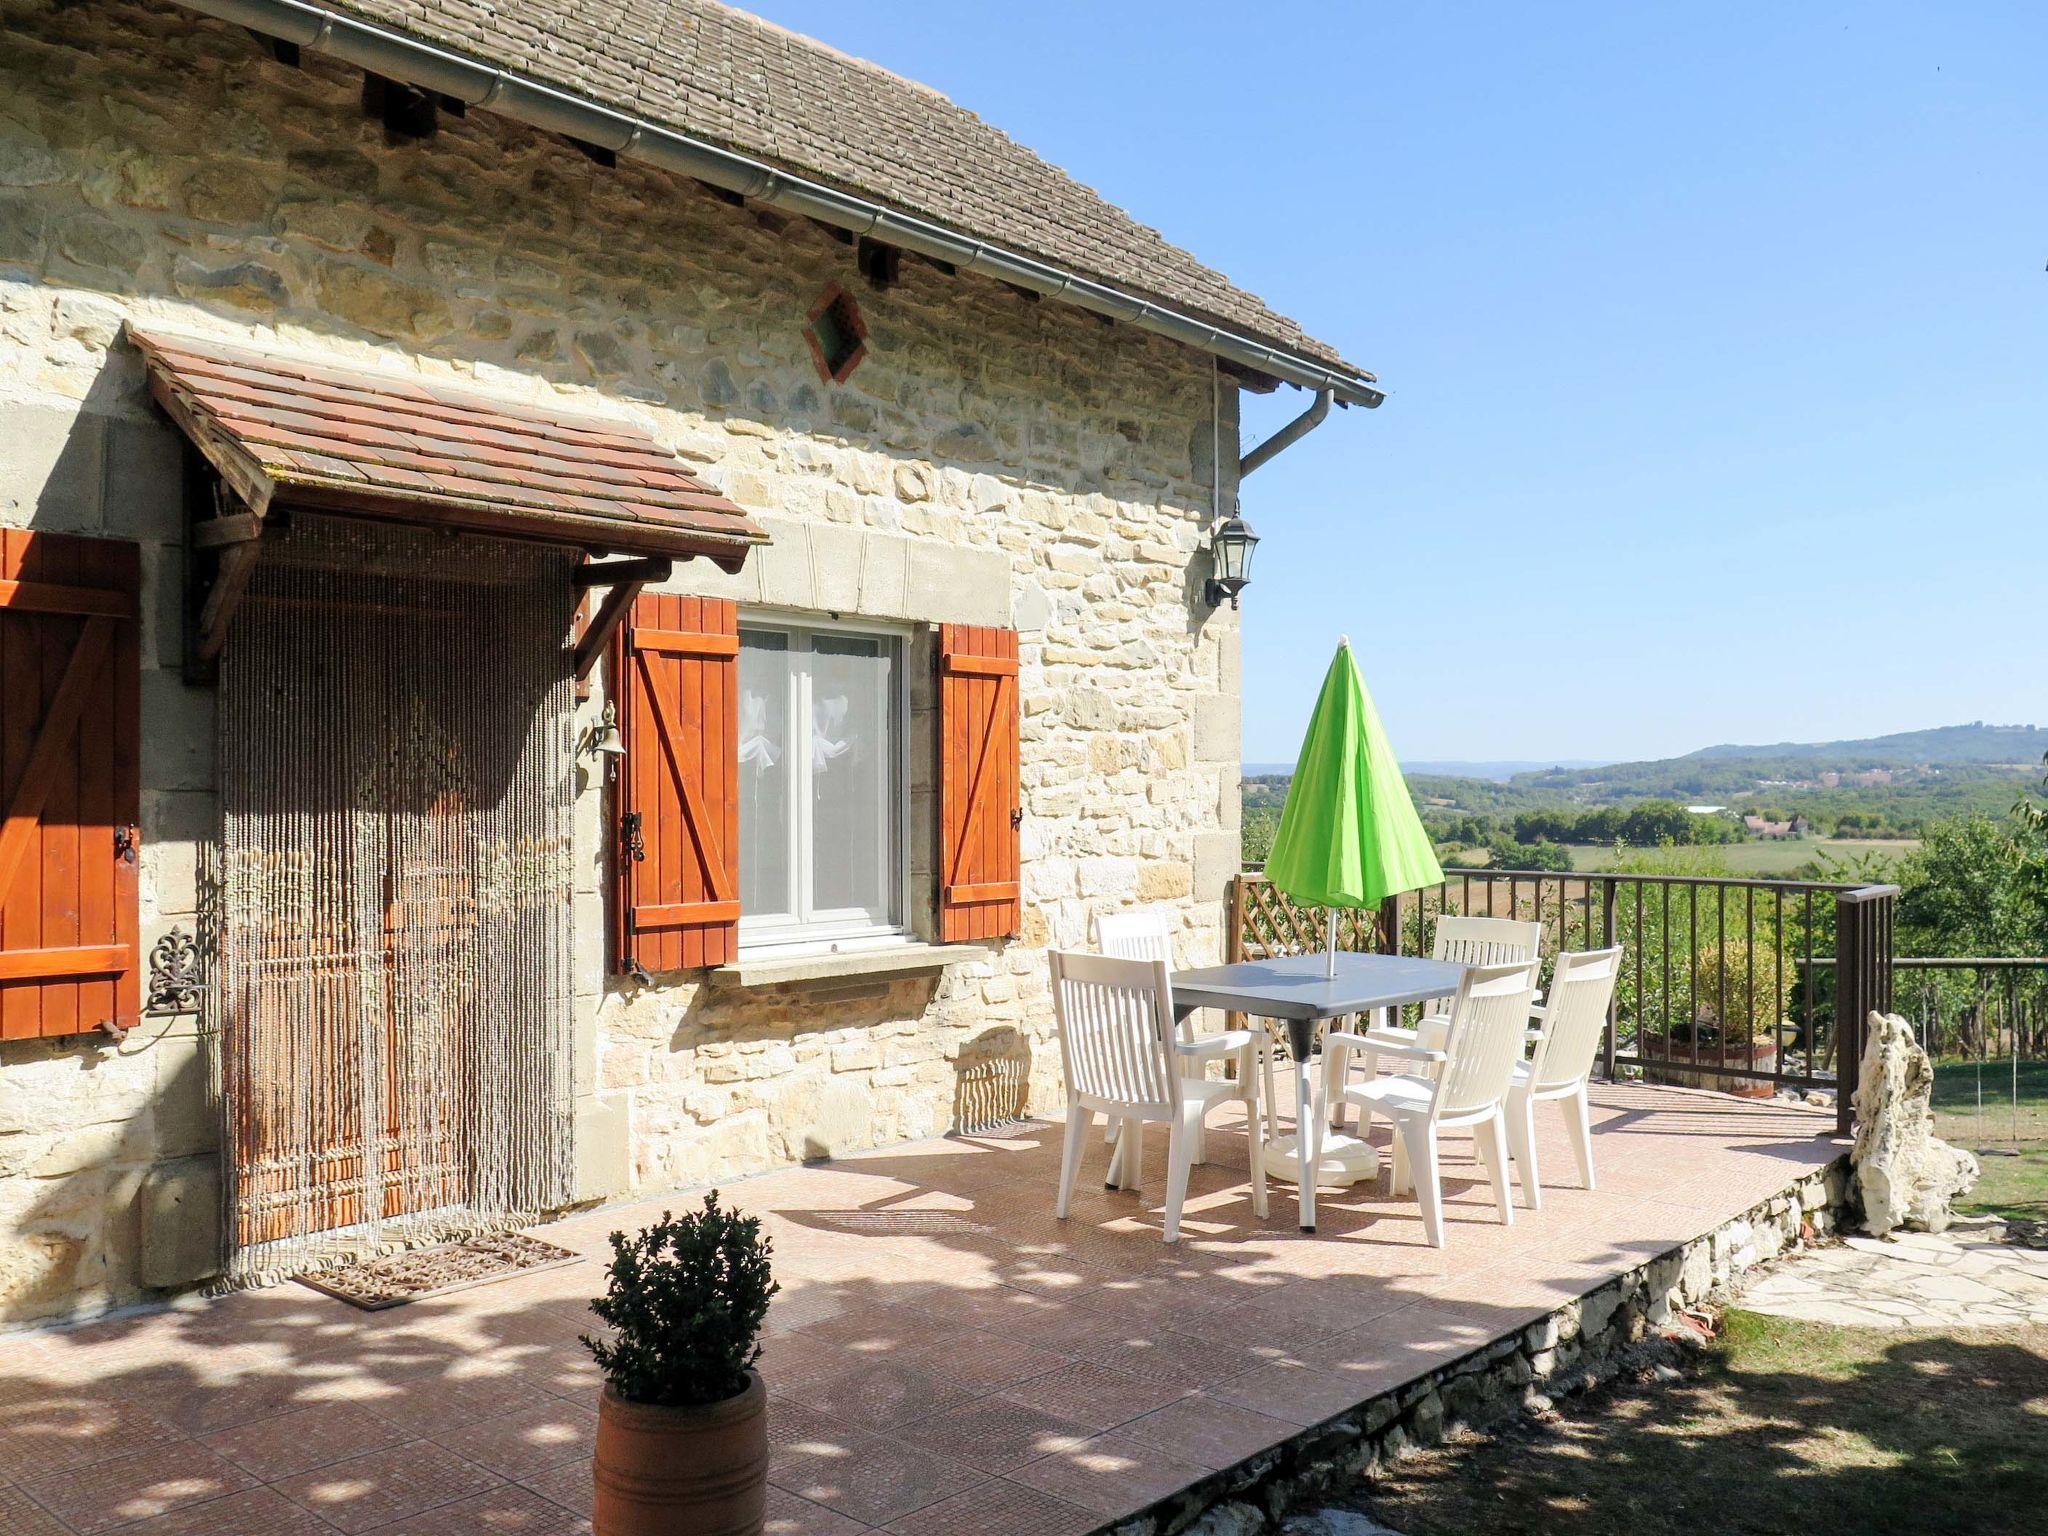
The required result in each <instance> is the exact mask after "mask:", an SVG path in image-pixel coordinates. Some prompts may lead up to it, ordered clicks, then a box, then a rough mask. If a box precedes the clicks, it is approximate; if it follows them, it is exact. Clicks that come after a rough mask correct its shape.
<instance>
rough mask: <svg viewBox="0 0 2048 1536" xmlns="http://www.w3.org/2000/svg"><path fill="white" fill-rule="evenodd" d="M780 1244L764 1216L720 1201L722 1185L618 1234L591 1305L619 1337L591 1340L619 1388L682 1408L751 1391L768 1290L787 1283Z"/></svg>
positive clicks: (617, 1391) (631, 1398)
mask: <svg viewBox="0 0 2048 1536" xmlns="http://www.w3.org/2000/svg"><path fill="white" fill-rule="evenodd" d="M773 1252H774V1244H773V1243H772V1242H770V1241H769V1240H768V1239H767V1238H764V1237H763V1236H761V1222H760V1219H759V1218H758V1217H754V1216H742V1215H740V1213H739V1212H737V1211H734V1210H730V1209H728V1208H727V1207H724V1206H721V1205H720V1204H719V1203H718V1191H717V1190H713V1191H712V1192H711V1193H710V1194H709V1195H707V1196H706V1197H705V1199H704V1208H703V1209H702V1210H700V1211H692V1212H690V1213H689V1214H687V1215H685V1216H683V1217H681V1218H680V1219H678V1218H676V1217H674V1216H671V1215H670V1214H669V1213H668V1212H667V1211H663V1212H662V1213H661V1220H660V1221H658V1222H656V1223H655V1224H654V1225H653V1226H651V1227H647V1228H644V1229H643V1230H642V1231H640V1232H639V1233H638V1234H637V1235H635V1236H633V1237H628V1236H627V1235H626V1234H625V1233H623V1232H614V1233H613V1234H612V1262H611V1265H610V1267H609V1268H608V1269H607V1270H606V1274H607V1276H608V1281H607V1285H606V1288H605V1293H604V1295H602V1296H600V1297H598V1298H597V1299H595V1300H594V1301H592V1302H591V1304H590V1310H591V1311H593V1312H595V1313H596V1314H597V1315H598V1316H599V1317H600V1318H601V1319H603V1320H604V1322H605V1324H606V1325H607V1326H608V1327H609V1328H610V1329H611V1336H610V1337H609V1338H603V1339H596V1338H592V1337H590V1336H589V1335H588V1334H586V1335H584V1338H583V1342H584V1344H585V1345H586V1346H587V1347H588V1348H589V1350H590V1352H591V1354H592V1355H594V1356H595V1357H596V1358H597V1363H598V1366H599V1367H600V1368H601V1369H602V1370H603V1371H604V1376H605V1382H606V1384H607V1385H608V1386H610V1388H611V1389H612V1392H613V1394H614V1395H615V1396H617V1397H620V1398H623V1399H624V1400H625V1401H627V1402H629V1403H657V1404H660V1405H662V1406H664V1407H671V1408H675V1407H688V1406H696V1405H700V1404H704V1403H717V1402H723V1401H724V1400H725V1399H726V1398H729V1397H737V1396H738V1395H739V1394H740V1393H741V1392H743V1391H745V1390H746V1386H747V1372H748V1371H749V1370H750V1369H752V1367H753V1364H754V1362H755V1361H756V1360H758V1359H759V1358H760V1357H761V1346H760V1345H759V1344H758V1343H757V1342H756V1340H757V1339H758V1338H759V1336H760V1332H761V1322H762V1320H763V1319H764V1318H766V1317H767V1315H768V1298H769V1297H771V1296H773V1295H774V1294H775V1293H776V1291H777V1290H779V1289H781V1287H780V1286H778V1285H777V1284H776V1283H775V1280H774V1279H773V1278H772V1276H771V1275H770V1273H769V1259H770V1257H771V1256H772V1254H773Z"/></svg>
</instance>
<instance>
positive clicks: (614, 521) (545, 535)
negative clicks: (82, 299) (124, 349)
mask: <svg viewBox="0 0 2048 1536" xmlns="http://www.w3.org/2000/svg"><path fill="white" fill-rule="evenodd" d="M128 334H129V339H130V340H132V341H133V342H134V343H135V345H136V346H137V347H138V348H140V349H141V351H142V354H143V357H144V358H145V359H146V360H147V362H148V366H149V380H150V391H151V393H152V395H153V396H154V397H155V399H156V401H157V403H158V404H159V405H161V406H162V407H163V409H164V410H165V411H166V412H167V413H168V414H169V415H170V417H171V419H172V420H173V421H174V422H176V423H177V424H178V426H179V427H180V428H181V429H182V430H183V431H184V433H185V435H186V436H188V437H189V438H191V440H192V441H193V443H194V444H196V445H197V447H198V449H199V451H200V452H201V453H203V454H204V455H205V456H206V458H207V460H208V461H209V462H210V463H211V464H212V465H213V467H214V469H215V470H217V471H218V472H219V474H220V476H221V479H222V480H223V482H225V484H226V486H227V487H228V489H230V490H231V491H232V492H233V493H234V496H235V498H236V499H237V500H238V501H239V502H240V503H241V509H240V510H239V512H238V513H236V516H238V517H242V518H247V519H249V520H251V524H252V526H251V527H250V528H249V530H248V532H249V533H252V534H253V533H254V532H258V531H260V528H261V524H262V521H263V519H264V518H265V517H266V516H268V515H269V513H270V512H271V510H272V509H273V508H275V507H280V506H291V507H301V508H304V509H306V510H308V511H315V512H332V513H341V514H344V515H350V516H358V517H374V518H381V519H384V520H387V521H396V522H405V523H425V524H430V525H435V526H439V527H444V528H451V529H457V530H461V531H465V532H470V533H480V534H490V535H494V536H496V537H499V538H515V539H530V540H539V541H542V542H545V543H549V544H559V545H569V546H574V547H578V548H582V549H585V550H587V551H589V552H591V553H592V554H605V553H619V554H629V555H653V556H673V557H679V558H683V559H688V558H690V557H692V556H696V555H703V556H705V557H706V558H708V559H710V560H711V561H712V562H714V563H715V564H717V565H718V566H720V567H722V568H723V569H725V570H728V571H736V570H738V569H739V568H740V566H741V565H742V564H743V563H744V562H745V560H746V558H747V552H748V551H749V550H750V549H752V548H753V547H754V546H755V545H756V544H765V543H767V542H768V536H767V534H765V533H763V532H762V531H761V529H760V528H759V527H758V526H756V525H755V524H754V523H753V522H752V521H751V520H750V519H749V518H748V517H747V515H746V513H745V512H743V511H742V510H741V509H740V508H739V507H738V506H737V505H736V504H734V503H733V502H732V501H729V500H728V499H727V498H726V497H724V496H722V495H720V494H719V493H718V492H717V491H716V490H714V489H712V488H711V487H710V486H708V485H706V484H705V483H704V482H703V481H701V480H699V479H697V478H696V477H695V476H694V475H692V474H690V473H689V472H688V471H687V470H686V469H684V467H683V465H682V462H681V461H680V460H679V459H677V457H676V455H675V454H674V453H672V452H671V451H670V450H668V449H667V448H664V447H663V446H662V445H661V444H660V443H658V442H656V441H655V440H654V438H653V437H651V436H650V435H649V434H648V433H647V432H645V431H644V430H642V429H641V428H639V427H637V426H634V425H633V424H631V423H630V422H626V421H619V420H613V419H610V418H603V417H594V416H577V415H572V414H569V413H566V412H561V411H555V410H551V409H547V408H544V407H541V406H536V405H531V404H525V403H521V402H517V401H510V400H501V399H496V398H493V397H491V396H487V395H484V394H481V393H479V392H476V391H473V390H465V389H458V388H453V387H450V386H448V385H445V384H441V383H438V382H436V381H434V380H431V379H426V378H420V377H417V376H414V375H410V374H399V373H395V372H394V373H375V372H370V371H367V370H354V369H344V368H334V367H329V366H327V365H326V364H324V363H311V362H306V361H303V360H300V359H296V358H289V357H283V356H279V355H277V354H274V353H268V352H258V351H253V350H250V349H246V348H241V347H232V346H225V345H222V344H221V343H218V342H214V341H200V340H196V339H193V338H190V337H184V336H175V335H171V334H169V333H166V332H161V331H141V330H137V329H136V328H134V327H133V326H131V327H130V328H129V332H128ZM231 532H232V530H223V531H222V535H223V537H225V536H226V535H228V534H229V533H231Z"/></svg>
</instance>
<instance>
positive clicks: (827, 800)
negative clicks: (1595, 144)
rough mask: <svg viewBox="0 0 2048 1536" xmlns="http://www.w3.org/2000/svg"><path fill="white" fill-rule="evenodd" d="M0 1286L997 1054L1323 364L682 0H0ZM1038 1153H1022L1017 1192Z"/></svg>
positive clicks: (1117, 235)
mask: <svg viewBox="0 0 2048 1536" xmlns="http://www.w3.org/2000/svg"><path fill="white" fill-rule="evenodd" d="M0 42H4V46H0V566H4V569H0V685H4V686H0V794H4V795H5V796H6V797H7V801H8V813H7V819H6V822H5V830H4V832H0V1324H9V1323H20V1322H24V1321H30V1320H36V1319H46V1318H54V1317H59V1316H67V1315H80V1314H83V1313H87V1312H91V1311H97V1310H103V1309H105V1308H108V1307H112V1306H117V1305H121V1304H125V1303H129V1302H132V1301H136V1300H139V1299H144V1298H146V1297H148V1296H150V1295H152V1294H159V1293H161V1292H163V1291H165V1290H169V1289H174V1288H177V1287H182V1286H186V1285H190V1284H193V1283H195V1282H198V1281H201V1280H205V1279H208V1278H210V1277H213V1276H216V1275H221V1274H223V1273H225V1274H226V1275H227V1276H229V1277H230V1278H242V1279H247V1278H260V1277H261V1276H264V1275H267V1274H274V1273H282V1272H289V1271H290V1270H292V1269H295V1268H302V1267H305V1266H307V1265H310V1264H318V1263H324V1262H331V1261H333V1260H334V1259H336V1258H337V1257H340V1256H344V1255H346V1254H348V1253H350V1252H355V1251H360V1250H362V1249H363V1248H365V1247H372V1246H377V1245H383V1244H389V1243H394V1242H407V1241H414V1240H420V1239H423V1238H430V1237H433V1236H436V1235H438V1234H443V1233H447V1232H451V1231H459V1230H465V1229H470V1228H475V1227H478V1226H487V1225H490V1224H493V1223H501V1222H504V1221H508V1220H527V1219H533V1218H535V1217H538V1216H540V1215H542V1214H545V1213H546V1212H549V1211H552V1210H558V1209H561V1208H564V1207H566V1206H569V1205H573V1204H578V1203H583V1202H590V1201H600V1200H604V1199H607V1198H609V1197H613V1196H617V1195H621V1194H624V1193H626V1192H629V1191H633V1190H636V1189H647V1188H654V1189H658V1188H662V1187H668V1186H691V1185H698V1184H702V1183H705V1182H707V1181H710V1180H713V1179H718V1178H726V1177H731V1176H735V1175H739V1174H743V1173H746V1172H749V1171H751V1170H756V1169H761V1168H767V1167H771V1166H775V1165H778V1164H785V1163H789V1162H792V1161H795V1160H799V1159H806V1158H815V1157H821V1156H826V1155H830V1154H832V1153H835V1152H838V1151H842V1150H846V1149H852V1148H858V1147H863V1146H868V1145H873V1144H877V1143H883V1142H888V1141H891V1140H894V1139H899V1138H907V1137H915V1136H922V1135H929V1134H934V1133H938V1132H942V1131H945V1130H948V1129H950V1128H970V1129H971V1128H973V1127H974V1126H977V1125H982V1124H988V1123H993V1122H996V1121H1000V1120H1002V1119H1004V1118H1006V1117H1010V1116H1014V1115H1017V1114H1019V1113H1022V1112H1024V1111H1026V1110H1027V1109H1029V1110H1043V1109H1046V1108H1050V1107H1055V1106H1056V1105H1057V1103H1058V1098H1059V1093H1060V1087H1059V1065H1058V1052H1057V1045H1056V1042H1055V1041H1054V1039H1053V1035H1052V1020H1051V1017H1050V1010H1049V1005H1048V998H1047V990H1046V979H1045V958H1044V951H1045V949H1046V948H1047V947H1048V946H1049V945H1055V944H1064V945H1082V944H1085V943H1087V942H1088V941H1089V938H1090V923H1091V920H1092V918H1093V917H1094V916H1095V915H1096V914H1099V913H1102V912H1106V911H1111V910H1114V909H1116V908H1119V907H1122V906H1126V905H1128V904H1131V903H1141V902H1142V903H1155V904H1163V905H1166V906H1169V907H1171V908H1172V909H1173V910H1174V911H1175V912H1177V913H1178V915H1179V921H1180V924H1181V937H1180V949H1181V952H1182V956H1183V958H1184V959H1185V960H1187V961H1190V962H1192V961H1196V960H1201V959H1210V958H1214V957H1215V955H1216V954H1217V951H1218V949H1219V946H1220V938H1221V935H1220V923H1221V902H1222V899H1223V897H1224V893H1225V887H1226V884H1227V881H1228V879H1229V877H1230V876H1231V875H1232V873H1233V872H1234V871H1235V869H1236V867H1237V863H1238V834H1237V830H1236V828H1237V802H1238V663H1237V657H1238V646H1237V642H1238V634H1237V618H1236V615H1235V614H1234V612H1233V611H1232V610H1231V609H1230V608H1229V607H1228V606H1224V605H1222V604H1220V603H1216V602H1213V601H1211V598H1212V597H1213V595H1214V594H1213V593H1212V592H1211V591H1210V590H1209V589H1208V578H1209V577H1210V575H1211V558H1212V556H1211V539H1212V534H1213V530H1214V528H1215V526H1216V524H1217V523H1218V521H1219V520H1220V519H1222V518H1224V517H1227V516H1229V515H1230V514H1231V513H1232V512H1233V511H1234V509H1235V505H1236V498H1237V488H1238V479H1239V476H1240V474H1241V472H1242V466H1241V464H1240V461H1239V459H1238V457H1237V453H1236V446H1237V442H1238V401H1239V397H1240V393H1241V392H1242V391H1244V390H1260V391H1264V390H1271V389H1273V388H1275V387H1276V386H1278V385H1280V384H1287V385H1290V386H1296V387H1300V388H1304V389H1308V390H1312V391H1315V392H1316V402H1317V403H1316V406H1315V407H1314V408H1312V411H1311V414H1310V417H1309V418H1307V419H1308V420H1310V421H1312V420H1316V419H1320V414H1321V411H1322V410H1326V409H1327V407H1328V405H1329V403H1330V402H1331V401H1332V400H1333V399H1334V400H1335V401H1337V402H1338V403H1342V404H1362V405H1373V404H1377V403H1378V401H1379V395H1378V392H1377V390H1376V389H1375V387H1374V386H1373V383H1372V380H1371V376H1370V375H1369V374H1366V373H1363V372H1361V371H1359V370H1358V369H1356V368H1355V367H1353V366H1351V365H1350V364H1348V363H1346V362H1344V361H1343V360H1342V359H1341V358H1340V357H1338V356H1337V355H1336V354H1335V353H1334V352H1333V351H1332V350H1331V349H1329V348H1328V347H1326V346H1324V345H1322V344H1320V343H1318V342H1316V341H1314V340H1312V339H1310V338H1309V337H1307V336H1306V335H1304V334H1303V333H1302V332H1301V331H1300V330H1299V328H1298V327H1296V326H1295V325H1294V324H1293V323H1292V322H1290V321H1288V320H1286V319H1285V318H1283V317H1281V316H1279V315H1277V314H1275V313H1273V312H1272V311H1271V310H1269V309H1268V308H1266V306H1265V305H1263V304H1262V303H1261V302H1260V301H1259V300H1257V299H1255V298H1253V297H1252V296H1251V295H1249V294H1247V293H1245V292H1243V291H1241V290H1239V289H1237V288H1235V287H1233V286H1232V285H1231V284H1230V283H1229V282H1228V281H1226V280H1225V279H1224V278H1222V277H1221V276H1220V275H1218V274H1217V273H1215V272H1213V271H1211V270H1209V269H1207V268H1205V267H1203V266H1202V265H1200V264H1199V263H1198V262H1196V261H1195V260H1194V259H1193V258H1192V257H1190V256H1189V255H1188V254H1187V253H1185V252H1183V251H1181V250H1179V249H1177V248H1175V247H1174V246H1172V245H1170V244H1169V243H1167V242H1166V241H1165V240H1164V239H1163V238H1162V237H1161V236H1159V235H1158V234H1157V233H1156V232H1154V231H1152V230H1150V229H1147V228H1145V227H1144V226H1142V225H1140V224H1138V223H1137V222H1136V221H1134V220H1133V219H1131V218H1130V217H1129V216H1128V215H1126V214H1124V213H1123V212H1122V211H1120V210H1118V209H1116V208H1114V207H1112V206H1110V205H1109V204H1108V203H1106V202H1105V201H1104V200H1103V199H1101V198H1100V197H1098V196H1097V195H1095V194H1094V193H1092V192H1090V191H1089V190H1087V189H1086V188H1084V187H1082V186H1080V185H1078V184H1077V183H1075V182H1073V181H1072V180H1070V179H1069V178H1068V177H1066V176H1065V175H1064V174H1063V173H1061V172H1060V171H1058V170H1057V169H1056V168H1054V167H1052V166H1049V165H1047V164H1045V163H1044V162H1043V161H1041V160H1039V159H1037V158H1036V157H1035V156H1033V155H1032V154H1030V153H1029V152H1028V151H1027V150H1025V149H1023V148H1021V147H1020V146H1018V145H1016V144H1014V143H1013V142H1011V141H1010V140H1009V139H1007V138H1005V137H1004V136H1002V135H1001V134H1000V133H998V132H996V131H995V130H994V129H992V128H990V127H988V126H987V125H985V124H984V123H982V122H981V121H980V120H979V119H977V118H975V117H974V116H972V115H971V114H969V113H967V112H965V111H962V110H961V109H959V108H957V107H955V106H954V105H952V104H951V103H950V102H948V101H946V100H945V99H944V98H942V97H940V96H939V95H937V94H936V93H934V92H932V91H930V90H928V89H926V88H924V87H922V86H918V85H915V84H913V83H911V82H908V81H905V80H902V79H900V78H897V77H895V76H893V75H890V74H888V73H886V72H885V71H882V70H880V69H877V68H874V67H873V66H870V65H867V64H864V63H860V62H858V61H855V60H852V59H848V58H846V57H844V56H842V55H840V54H838V53H836V52H834V51H832V50H830V49H828V48H825V47H823V46H821V45H818V44H816V43H813V42H810V41H808V40H806V39H802V38H799V37H795V36H792V35H790V34H788V33H786V32H783V31H782V30H780V29H778V28H775V27H773V26H770V25H768V24H766V23H763V22H761V21H758V20H756V19H754V18H752V17H749V16H746V15H744V14H742V13H739V12H735V11H731V10H728V9H726V8H724V7H721V6H718V5H714V4H711V3H708V0H659V3H655V4H634V5H631V6H627V5H625V4H622V3H620V4H599V5H585V6H578V7H569V6H566V5H562V4H561V3H560V0H505V3H499V4H495V5H488V6H487V5H485V4H483V3H481V0H436V3H435V4H433V5H427V6H422V5H418V4H411V3H402V0H194V3H192V4H189V5H179V4H175V3H172V0H82V3H58V0H0ZM1048 1198H1049V1196H1048Z"/></svg>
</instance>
